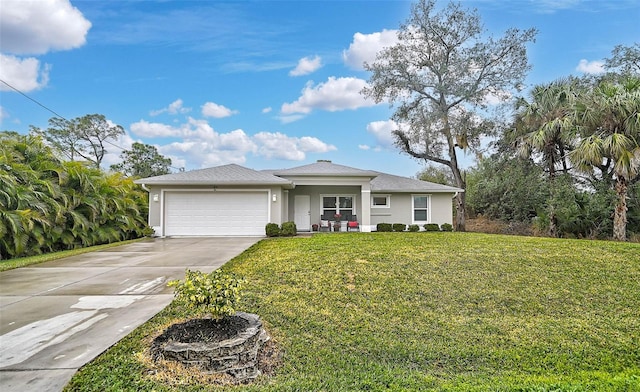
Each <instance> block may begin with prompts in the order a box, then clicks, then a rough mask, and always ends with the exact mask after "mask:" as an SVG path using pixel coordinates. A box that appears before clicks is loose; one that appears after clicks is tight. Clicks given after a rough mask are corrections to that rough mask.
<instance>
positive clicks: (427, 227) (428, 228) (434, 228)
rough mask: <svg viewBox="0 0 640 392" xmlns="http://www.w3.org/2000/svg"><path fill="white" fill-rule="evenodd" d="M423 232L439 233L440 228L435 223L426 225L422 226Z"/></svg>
mask: <svg viewBox="0 0 640 392" xmlns="http://www.w3.org/2000/svg"><path fill="white" fill-rule="evenodd" d="M422 227H424V229H425V231H440V226H438V224H437V223H427V224H425V225H424V226H422Z"/></svg>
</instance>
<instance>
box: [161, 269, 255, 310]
mask: <svg viewBox="0 0 640 392" xmlns="http://www.w3.org/2000/svg"><path fill="white" fill-rule="evenodd" d="M243 284H244V279H238V278H236V277H235V275H233V274H230V273H226V272H223V271H222V270H215V271H213V272H211V273H209V274H205V273H204V272H201V271H191V270H189V269H187V271H186V273H185V278H184V281H180V280H172V281H170V282H169V283H168V285H169V287H175V296H176V301H177V302H179V303H181V304H183V305H185V306H186V307H187V308H190V309H194V310H196V311H197V312H199V313H201V314H202V315H206V314H210V315H211V317H213V318H214V319H220V318H222V317H224V316H227V315H232V314H234V313H235V312H236V310H235V307H236V305H237V304H238V302H239V301H240V290H241V288H242V285H243Z"/></svg>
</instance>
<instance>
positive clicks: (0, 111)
mask: <svg viewBox="0 0 640 392" xmlns="http://www.w3.org/2000/svg"><path fill="white" fill-rule="evenodd" d="M5 118H9V113H7V111H6V110H4V108H3V107H2V106H0V123H2V122H3V121H4V119H5Z"/></svg>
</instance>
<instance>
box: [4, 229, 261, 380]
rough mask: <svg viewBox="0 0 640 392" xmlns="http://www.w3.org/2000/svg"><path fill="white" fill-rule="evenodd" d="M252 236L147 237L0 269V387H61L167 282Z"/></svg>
mask: <svg viewBox="0 0 640 392" xmlns="http://www.w3.org/2000/svg"><path fill="white" fill-rule="evenodd" d="M259 239H260V238H255V237H251V238H231V237H224V238H164V239H149V240H144V241H142V242H136V243H133V244H129V245H123V246H119V247H115V248H110V249H107V250H104V251H98V252H92V253H85V254H83V255H79V256H73V257H67V258H64V259H60V260H56V261H51V262H48V263H43V264H38V265H34V266H31V267H26V268H19V269H15V270H10V271H5V272H0V390H2V391H3V392H9V391H60V390H62V388H63V387H64V386H65V385H66V383H67V382H68V381H69V380H70V379H71V377H72V376H73V374H74V373H75V372H76V371H77V370H78V368H80V367H81V366H82V365H84V364H85V363H87V362H89V361H90V360H92V359H93V358H95V357H96V356H98V355H99V354H100V353H102V352H103V351H104V350H106V349H107V348H109V347H110V346H111V345H113V344H114V343H116V342H117V341H118V340H120V339H122V338H123V337H124V336H126V335H127V334H128V333H129V332H131V331H132V330H133V329H135V328H136V327H137V326H139V325H140V324H142V323H144V322H145V321H147V320H148V319H150V318H151V317H152V316H154V315H155V314H156V313H158V312H159V311H160V310H162V309H163V308H164V307H165V306H166V305H167V304H169V302H171V300H172V298H173V294H172V293H173V289H172V288H168V287H167V281H169V280H172V279H182V278H184V271H185V269H186V268H190V269H192V270H200V271H203V272H211V271H213V270H215V269H216V268H218V267H220V266H221V265H223V264H224V263H226V262H227V261H229V260H230V259H232V258H233V257H235V256H237V255H238V254H240V253H242V252H243V251H244V250H245V249H247V248H248V247H250V246H251V245H253V244H254V243H256V242H257V241H258V240H259Z"/></svg>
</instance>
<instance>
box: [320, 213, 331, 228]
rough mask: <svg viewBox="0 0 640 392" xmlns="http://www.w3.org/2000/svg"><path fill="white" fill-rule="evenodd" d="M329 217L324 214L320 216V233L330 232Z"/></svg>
mask: <svg viewBox="0 0 640 392" xmlns="http://www.w3.org/2000/svg"><path fill="white" fill-rule="evenodd" d="M329 215H330V214H327V213H324V214H323V215H321V216H320V226H319V228H320V231H331V217H330V216H329Z"/></svg>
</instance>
